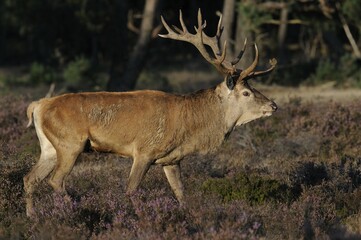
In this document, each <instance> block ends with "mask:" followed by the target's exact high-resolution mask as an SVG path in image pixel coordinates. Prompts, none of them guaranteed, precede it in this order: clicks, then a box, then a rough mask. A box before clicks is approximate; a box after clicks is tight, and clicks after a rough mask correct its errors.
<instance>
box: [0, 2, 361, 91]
mask: <svg viewBox="0 0 361 240" xmlns="http://www.w3.org/2000/svg"><path fill="white" fill-rule="evenodd" d="M198 8H201V9H202V12H203V18H204V19H206V20H207V28H206V29H205V31H206V32H207V33H208V34H210V35H212V34H215V31H216V26H217V22H218V17H219V15H220V14H221V13H223V25H224V27H225V30H224V33H223V40H225V39H227V42H228V51H227V52H228V56H229V57H232V55H233V56H234V55H236V54H237V53H238V51H239V50H240V49H241V47H242V45H243V41H244V39H245V38H246V37H247V38H248V43H249V46H250V43H253V42H256V43H257V44H258V46H259V48H260V53H261V58H260V60H261V64H260V68H261V67H265V65H267V62H268V59H270V58H272V57H275V58H277V60H278V62H279V64H278V67H277V70H276V71H275V72H274V73H273V74H272V75H270V76H268V77H267V79H266V80H265V81H264V82H265V83H267V84H270V83H274V84H279V85H288V86H298V85H300V84H304V85H317V84H322V83H324V82H328V81H333V82H334V83H335V84H336V85H337V86H340V87H361V68H360V64H361V62H360V58H361V53H360V49H359V48H360V46H361V37H360V34H361V21H360V18H361V14H360V13H361V1H359V0H329V1H328V0H291V1H277V0H274V1H267V0H266V1H265V0H238V1H236V0H224V1H207V0H196V1H195V0H193V1H192V0H180V1H165V0H145V1H144V0H142V1H140V0H133V1H124V0H52V1H40V0H26V1H24V0H3V1H1V2H0V30H1V31H0V88H2V89H5V90H6V89H10V88H11V87H13V86H16V87H19V86H25V87H27V86H39V85H43V86H44V85H47V86H49V85H50V84H51V83H56V84H57V86H61V87H62V89H63V91H86V90H87V91H89V90H91V91H92V90H110V91H123V90H130V89H134V88H142V85H141V84H140V82H146V84H148V85H146V86H147V88H152V87H153V88H158V89H162V90H168V91H177V89H172V88H171V87H170V84H169V83H170V82H172V81H176V79H173V77H172V76H174V75H169V74H168V75H164V74H162V71H167V70H184V69H188V70H189V71H191V70H192V69H195V68H198V69H203V70H204V71H206V72H215V70H213V69H212V67H210V66H207V64H206V62H205V61H204V60H203V59H202V58H201V57H200V54H198V52H197V50H196V49H195V48H194V47H193V46H191V45H190V44H187V43H180V42H177V41H172V40H169V39H161V38H159V37H157V34H158V33H162V32H165V30H164V29H162V26H161V23H160V15H162V16H164V18H165V19H166V21H167V22H168V23H169V24H171V25H172V24H174V25H178V26H179V20H178V15H179V12H178V11H179V9H182V11H183V16H184V19H185V21H186V24H187V25H188V26H193V25H195V24H196V14H197V11H198ZM252 54H253V49H252V48H251V47H249V48H248V51H247V54H246V55H245V56H244V59H243V60H242V64H243V66H246V65H247V64H249V62H250V61H251V60H252V57H253V56H252ZM218 79H219V77H218ZM149 86H151V87H149Z"/></svg>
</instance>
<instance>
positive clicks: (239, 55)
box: [231, 38, 247, 66]
mask: <svg viewBox="0 0 361 240" xmlns="http://www.w3.org/2000/svg"><path fill="white" fill-rule="evenodd" d="M246 46H247V38H245V39H244V43H243V48H242V50H241V51H240V52H239V54H238V56H237V57H236V58H235V59H234V60H233V61H232V62H231V64H232V65H233V66H234V65H236V64H237V63H238V62H239V61H240V60H241V58H242V57H243V54H244V52H245V51H246Z"/></svg>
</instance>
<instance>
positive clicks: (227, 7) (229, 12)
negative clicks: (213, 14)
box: [221, 0, 235, 58]
mask: <svg viewBox="0 0 361 240" xmlns="http://www.w3.org/2000/svg"><path fill="white" fill-rule="evenodd" d="M234 4H235V1H234V0H224V3H223V11H222V15H223V16H222V25H223V27H224V29H223V34H222V37H221V42H222V43H223V42H224V41H227V53H228V54H229V56H231V57H232V58H233V57H234V56H235V53H234V48H232V45H233V44H232V30H233V21H234V12H235V6H234Z"/></svg>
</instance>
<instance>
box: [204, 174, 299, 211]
mask: <svg viewBox="0 0 361 240" xmlns="http://www.w3.org/2000/svg"><path fill="white" fill-rule="evenodd" d="M202 189H203V191H205V192H208V193H215V194H218V195H220V196H221V198H222V199H223V200H224V201H234V200H246V201H248V202H249V203H250V204H262V203H265V202H266V201H267V202H286V203H287V202H288V203H290V202H291V201H292V200H295V199H296V197H297V195H296V194H293V190H292V189H291V188H290V187H289V186H287V185H286V184H284V183H280V182H279V181H278V180H275V179H265V178H262V177H260V176H258V175H254V174H251V175H250V174H246V173H239V174H237V175H236V176H234V177H232V178H222V179H220V178H214V179H208V180H206V181H205V182H204V183H203V185H202Z"/></svg>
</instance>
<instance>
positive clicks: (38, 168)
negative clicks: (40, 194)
mask: <svg viewBox="0 0 361 240" xmlns="http://www.w3.org/2000/svg"><path fill="white" fill-rule="evenodd" d="M37 135H38V138H39V142H40V148H41V154H40V158H39V160H38V162H37V163H36V164H35V165H34V166H33V168H32V169H31V171H30V172H29V173H28V174H27V175H26V176H25V177H24V190H25V201H26V215H27V216H29V217H31V216H33V215H34V214H35V212H34V206H33V198H32V195H33V192H34V189H35V185H36V183H38V182H41V181H42V180H43V179H44V178H46V177H47V176H48V175H49V174H50V172H51V171H52V170H53V169H54V166H55V163H56V150H55V148H54V147H53V145H52V144H51V143H50V141H49V140H48V139H47V138H46V137H45V135H44V134H43V133H42V131H41V130H38V129H37Z"/></svg>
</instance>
